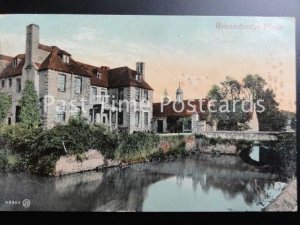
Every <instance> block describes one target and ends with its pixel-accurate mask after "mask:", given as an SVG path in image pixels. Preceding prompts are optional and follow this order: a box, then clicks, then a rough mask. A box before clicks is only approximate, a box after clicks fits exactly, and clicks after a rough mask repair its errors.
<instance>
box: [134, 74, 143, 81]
mask: <svg viewBox="0 0 300 225" xmlns="http://www.w3.org/2000/svg"><path fill="white" fill-rule="evenodd" d="M135 79H136V80H137V81H139V82H141V81H142V75H141V74H136V75H135Z"/></svg>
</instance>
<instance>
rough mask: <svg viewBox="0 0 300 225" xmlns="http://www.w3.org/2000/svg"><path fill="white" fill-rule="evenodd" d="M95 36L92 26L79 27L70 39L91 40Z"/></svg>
mask: <svg viewBox="0 0 300 225" xmlns="http://www.w3.org/2000/svg"><path fill="white" fill-rule="evenodd" d="M96 38H97V34H96V31H95V29H92V28H81V29H80V30H79V32H78V33H77V34H75V35H73V36H72V39H73V40H75V41H92V40H95V39H96Z"/></svg>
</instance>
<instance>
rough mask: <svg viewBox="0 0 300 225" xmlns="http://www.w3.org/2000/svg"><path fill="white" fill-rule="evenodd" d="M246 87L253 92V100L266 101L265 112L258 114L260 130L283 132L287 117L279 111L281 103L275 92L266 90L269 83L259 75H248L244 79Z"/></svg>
mask: <svg viewBox="0 0 300 225" xmlns="http://www.w3.org/2000/svg"><path fill="white" fill-rule="evenodd" d="M243 83H244V87H245V88H248V89H250V90H251V92H252V93H253V96H254V97H253V100H254V101H257V100H259V99H262V100H264V102H263V105H264V107H265V110H264V111H263V112H258V113H257V117H258V121H259V130H261V131H281V130H283V129H284V127H285V123H286V119H287V118H286V116H285V115H284V114H283V113H282V112H281V111H280V110H279V103H278V102H277V101H276V99H275V98H276V95H275V93H274V92H273V90H271V89H268V88H266V84H267V82H266V81H265V80H264V79H263V78H262V77H261V76H259V75H257V74H256V75H247V76H246V77H245V78H244V79H243Z"/></svg>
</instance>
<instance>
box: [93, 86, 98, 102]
mask: <svg viewBox="0 0 300 225" xmlns="http://www.w3.org/2000/svg"><path fill="white" fill-rule="evenodd" d="M92 100H93V101H96V100H97V88H95V87H92Z"/></svg>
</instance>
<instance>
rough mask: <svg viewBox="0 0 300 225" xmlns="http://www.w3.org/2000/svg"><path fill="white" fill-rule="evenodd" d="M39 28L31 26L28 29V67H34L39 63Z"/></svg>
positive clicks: (26, 62)
mask: <svg viewBox="0 0 300 225" xmlns="http://www.w3.org/2000/svg"><path fill="white" fill-rule="evenodd" d="M39 29H40V28H39V26H38V25H36V24H30V25H28V26H27V27H26V51H25V54H26V58H25V64H26V66H32V65H33V63H34V62H36V61H37V49H38V45H39V39H40V37H39V36H40V35H39Z"/></svg>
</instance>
